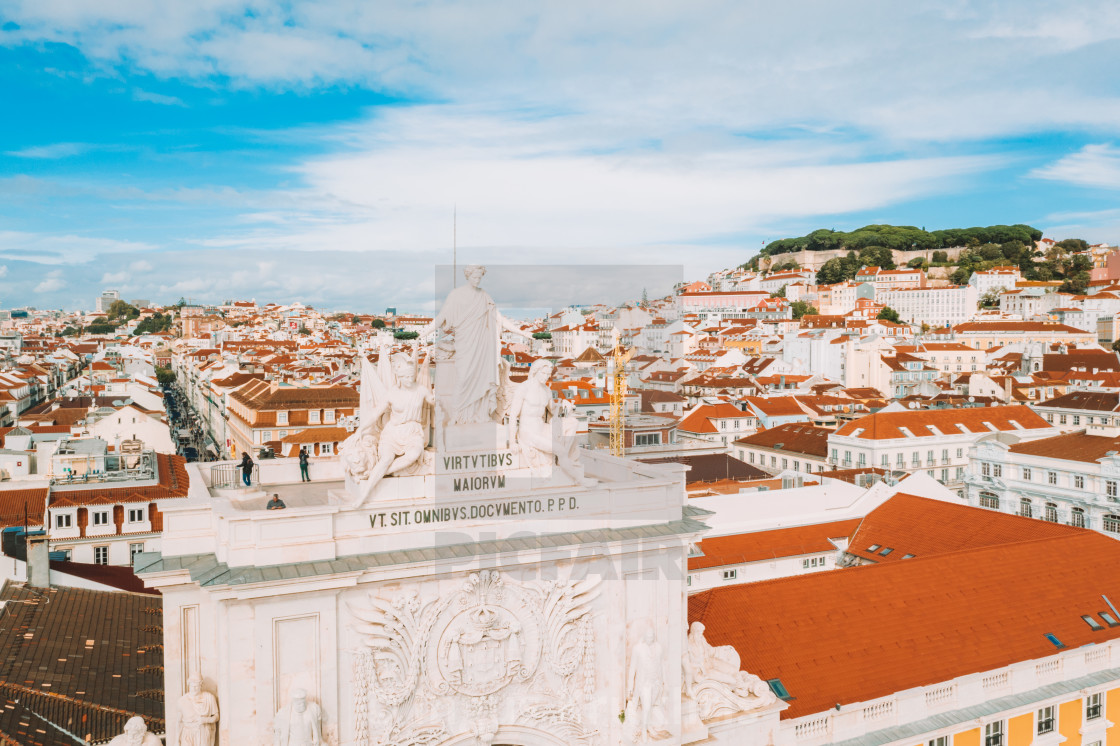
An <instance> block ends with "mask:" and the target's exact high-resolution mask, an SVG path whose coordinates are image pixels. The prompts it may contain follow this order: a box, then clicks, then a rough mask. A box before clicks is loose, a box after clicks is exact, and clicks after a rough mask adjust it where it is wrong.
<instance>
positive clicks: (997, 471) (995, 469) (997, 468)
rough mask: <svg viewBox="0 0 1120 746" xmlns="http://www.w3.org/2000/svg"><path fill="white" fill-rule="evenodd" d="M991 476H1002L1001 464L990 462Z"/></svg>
mask: <svg viewBox="0 0 1120 746" xmlns="http://www.w3.org/2000/svg"><path fill="white" fill-rule="evenodd" d="M992 476H993V477H1002V476H1003V465H1002V464H992Z"/></svg>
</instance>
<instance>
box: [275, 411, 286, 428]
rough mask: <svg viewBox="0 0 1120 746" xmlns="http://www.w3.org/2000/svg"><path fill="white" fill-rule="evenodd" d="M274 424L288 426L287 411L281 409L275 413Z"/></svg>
mask: <svg viewBox="0 0 1120 746" xmlns="http://www.w3.org/2000/svg"><path fill="white" fill-rule="evenodd" d="M276 424H277V425H287V424H288V410H286V409H281V410H280V411H279V412H277V413H276Z"/></svg>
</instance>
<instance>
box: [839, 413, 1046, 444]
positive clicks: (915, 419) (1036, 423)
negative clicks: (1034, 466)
mask: <svg viewBox="0 0 1120 746" xmlns="http://www.w3.org/2000/svg"><path fill="white" fill-rule="evenodd" d="M986 422H987V423H991V425H992V427H994V428H996V430H1002V431H1005V432H1015V431H1017V430H1018V429H1019V428H1017V427H1016V426H1015V423H1018V424H1019V425H1020V426H1021V427H1022V428H1023V429H1026V430H1036V429H1044V428H1048V427H1052V426H1051V425H1050V423H1048V422H1047V421H1046V420H1044V419H1042V418H1041V417H1039V416H1038V415H1037V414H1036V413H1035V412H1034V411H1033V410H1031V409H1030V408H1029V407H1026V406H1023V405H1011V406H1005V407H965V408H962V409H936V410H912V411H908V412H876V413H875V414H869V415H867V416H866V417H860V418H859V419H858V420H855V421H853V422H849V423H848V424H847V425H845V426H844V427H842V428H840V430H838V431H837V433H836V434H837V435H852V436H855V433H856V431H861V432H860V434H859V435H858V436H855V437H858V438H860V439H862V440H884V439H889V438H905V437H908V436H907V434H906V433H905V432H903V431H902V430H901V429H900V428H906V429H907V430H909V431H910V434H911V435H912V436H913V437H918V438H923V437H942V436H944V435H960V434H961V428H960V427H958V425H960V426H961V427H963V428H964V429H965V430H966V431H968V432H970V433H977V434H980V433H989V432H992V431H991V430H990V429H989V428H988V427H987V426H986V425H985V424H984V423H986ZM931 426H932V427H935V428H937V430H932V429H931ZM938 431H940V435H939V434H938Z"/></svg>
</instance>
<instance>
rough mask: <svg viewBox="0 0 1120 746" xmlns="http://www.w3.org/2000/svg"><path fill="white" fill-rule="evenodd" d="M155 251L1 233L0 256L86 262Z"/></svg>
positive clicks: (104, 241)
mask: <svg viewBox="0 0 1120 746" xmlns="http://www.w3.org/2000/svg"><path fill="white" fill-rule="evenodd" d="M152 248H153V246H152V245H151V244H146V243H141V242H139V241H122V240H117V239H110V238H90V237H88V236H78V235H74V234H56V233H32V232H28V231H2V230H0V257H3V258H6V259H23V260H26V261H30V262H36V263H38V264H70V263H75V262H85V261H88V260H90V259H92V258H93V257H95V256H98V255H101V254H112V253H118V252H129V251H148V250H151V249H152Z"/></svg>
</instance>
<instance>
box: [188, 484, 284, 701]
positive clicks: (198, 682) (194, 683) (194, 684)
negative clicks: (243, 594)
mask: <svg viewBox="0 0 1120 746" xmlns="http://www.w3.org/2000/svg"><path fill="white" fill-rule="evenodd" d="M272 499H274V500H275V499H276V495H273V496H272ZM200 691H202V679H201V678H200V677H199V675H198V674H192V675H191V677H190V678H189V679H187V692H188V693H190V694H198V693H199V692H200Z"/></svg>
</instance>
